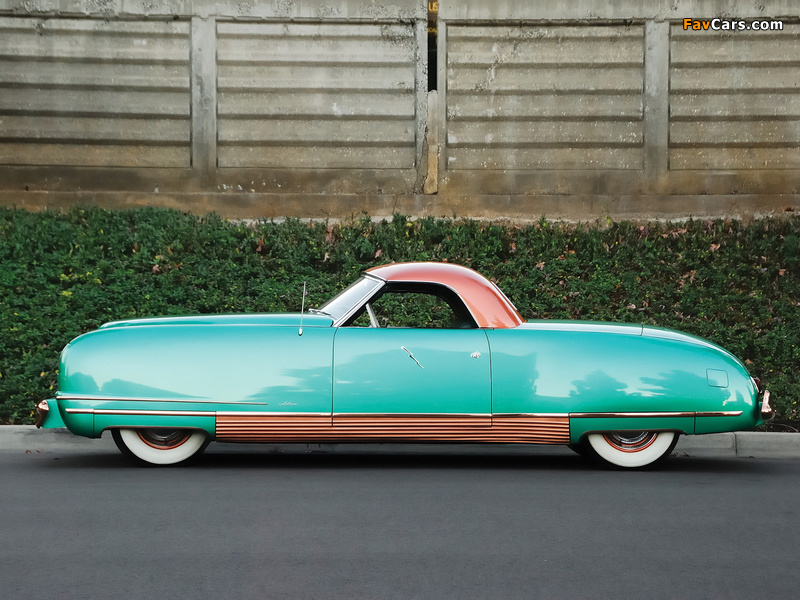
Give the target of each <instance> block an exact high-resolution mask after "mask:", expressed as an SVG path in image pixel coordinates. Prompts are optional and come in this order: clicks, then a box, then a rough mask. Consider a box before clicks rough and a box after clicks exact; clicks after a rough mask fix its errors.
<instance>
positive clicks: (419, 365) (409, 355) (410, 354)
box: [400, 346, 425, 369]
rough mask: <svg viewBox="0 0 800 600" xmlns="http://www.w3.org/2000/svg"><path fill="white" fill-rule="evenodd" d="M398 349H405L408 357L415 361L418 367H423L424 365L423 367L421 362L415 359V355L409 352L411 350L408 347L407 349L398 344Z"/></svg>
mask: <svg viewBox="0 0 800 600" xmlns="http://www.w3.org/2000/svg"><path fill="white" fill-rule="evenodd" d="M400 349H401V350H405V351H406V352H408V357H409V358H410V359H411V360H413V361H414V362H415V363H417V366H418V367H419V368H420V369H424V368H425V367H423V366H422V365H421V364H419V361H418V360H417V359H416V357H415V356H414V354H413V353H412V352H411V350H409V349H408V348H406V347H405V346H400Z"/></svg>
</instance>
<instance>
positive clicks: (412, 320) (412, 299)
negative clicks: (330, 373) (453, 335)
mask: <svg viewBox="0 0 800 600" xmlns="http://www.w3.org/2000/svg"><path fill="white" fill-rule="evenodd" d="M411 288H412V289H409V286H408V285H406V286H403V287H401V288H400V289H396V288H395V289H392V287H391V286H388V289H387V290H386V291H385V292H384V293H382V294H381V295H380V297H378V298H377V299H376V300H374V301H373V302H372V303H371V306H372V309H373V311H374V312H375V317H376V318H377V321H378V325H379V326H380V327H414V328H418V329H472V328H474V327H476V325H475V321H474V320H473V319H472V316H471V315H470V314H469V312H468V311H467V309H466V307H465V306H464V304H463V302H461V300H460V299H459V298H458V297H457V296H456V295H455V294H454V293H453V292H451V291H449V290H447V289H446V288H440V289H437V288H432V287H431V286H427V287H420V288H418V289H413V286H411ZM351 324H352V326H354V327H370V326H371V323H370V318H369V314H368V313H367V311H366V310H363V311H361V313H360V314H358V315H357V318H356V319H355V320H353V322H352V323H351Z"/></svg>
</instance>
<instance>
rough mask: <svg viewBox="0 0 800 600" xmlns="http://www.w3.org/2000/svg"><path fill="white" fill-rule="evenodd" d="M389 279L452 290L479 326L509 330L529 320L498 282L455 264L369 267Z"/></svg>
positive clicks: (395, 264)
mask: <svg viewBox="0 0 800 600" xmlns="http://www.w3.org/2000/svg"><path fill="white" fill-rule="evenodd" d="M367 273H369V274H370V275H371V276H373V277H378V278H379V279H383V280H384V281H387V282H404V283H433V284H438V285H443V286H446V287H448V288H450V289H452V290H453V291H454V292H455V293H456V294H458V296H459V297H460V298H461V300H462V301H463V302H464V304H466V306H467V308H468V309H469V311H470V313H472V316H473V318H474V319H475V322H476V323H477V324H478V327H489V328H494V329H508V328H511V327H517V326H518V325H521V324H522V323H524V322H525V320H524V319H523V318H522V315H520V314H519V312H518V311H517V309H516V308H515V307H514V305H513V304H511V301H510V300H509V299H508V298H506V296H505V294H503V292H502V291H500V288H498V287H497V286H496V285H495V284H494V283H492V282H491V281H489V280H488V279H486V277H484V276H483V275H481V274H480V273H477V272H476V271H473V270H472V269H469V268H467V267H462V266H461V265H454V264H451V263H432V262H411V263H393V264H390V265H383V266H380V267H372V268H371V269H367Z"/></svg>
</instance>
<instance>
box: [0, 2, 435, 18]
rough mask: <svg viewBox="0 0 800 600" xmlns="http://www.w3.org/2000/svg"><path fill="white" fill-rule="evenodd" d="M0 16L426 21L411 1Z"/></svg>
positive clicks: (4, 8)
mask: <svg viewBox="0 0 800 600" xmlns="http://www.w3.org/2000/svg"><path fill="white" fill-rule="evenodd" d="M0 13H9V14H23V15H27V14H42V15H59V16H64V15H69V16H72V15H79V16H101V17H108V16H114V17H119V16H122V17H128V16H146V17H173V16H179V17H193V16H197V17H203V18H207V17H228V18H234V19H253V18H258V19H284V20H285V19H310V20H335V19H339V20H351V19H361V20H371V21H396V20H407V21H411V20H418V19H426V18H427V7H426V6H425V4H424V3H421V2H418V1H417V0H272V1H266V2H241V1H239V0H228V1H225V0H150V1H148V2H142V1H141V0H0Z"/></svg>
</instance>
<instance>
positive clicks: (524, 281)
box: [0, 208, 800, 423]
mask: <svg viewBox="0 0 800 600" xmlns="http://www.w3.org/2000/svg"><path fill="white" fill-rule="evenodd" d="M411 260H433V261H448V262H453V263H459V264H463V265H467V266H470V267H472V268H474V269H476V270H477V271H479V272H481V273H483V274H485V275H487V276H488V277H490V278H491V279H493V280H494V281H496V282H497V283H498V284H499V285H500V287H501V288H502V289H503V290H504V291H505V292H506V294H507V295H508V296H509V297H510V298H511V300H512V301H513V302H514V303H515V304H516V306H517V307H518V308H519V310H520V311H521V312H522V314H523V316H525V317H526V318H554V319H564V318H569V319H593V320H609V321H628V322H637V323H646V324H653V325H658V326H663V327H671V328H675V329H679V330H682V331H686V332H689V333H693V334H696V335H700V336H702V337H705V338H707V339H709V340H711V341H713V342H715V343H717V344H720V345H722V346H724V347H725V348H727V349H728V350H730V351H731V352H733V353H734V354H736V355H737V356H738V357H740V358H741V359H742V360H744V361H745V363H746V364H747V365H748V368H749V369H750V372H751V373H752V374H754V375H757V376H760V377H761V379H762V384H766V385H767V386H768V387H769V389H770V390H771V391H772V392H773V395H774V397H775V399H776V400H777V409H778V416H779V418H780V419H782V420H784V421H789V422H797V421H800V402H798V400H799V399H800V396H799V395H798V390H800V386H798V383H800V218H797V217H794V216H790V217H788V218H784V219H779V220H759V221H754V222H753V223H751V224H744V223H742V222H737V221H730V220H714V221H698V220H693V221H688V222H685V223H680V224H661V223H649V224H647V225H635V224H631V223H603V224H592V225H567V224H554V223H549V222H547V221H545V220H542V221H540V222H539V223H537V224H535V225H527V226H515V225H501V224H489V223H485V222H479V221H468V220H449V219H444V220H442V219H433V218H426V219H421V220H416V221H411V220H409V219H408V218H406V217H403V216H399V215H397V216H395V217H394V218H392V220H391V221H382V222H380V223H373V222H371V221H370V219H369V218H366V217H365V218H363V219H361V220H357V221H353V222H350V223H346V224H342V225H332V224H328V223H324V222H316V223H314V222H312V223H308V224H306V223H302V222H300V221H298V220H292V219H290V220H286V221H285V222H281V223H274V222H258V223H255V224H245V223H239V224H236V223H231V222H228V221H224V220H222V219H220V218H219V217H217V216H214V215H209V216H205V217H197V216H193V215H188V214H182V213H180V212H176V211H171V210H165V209H140V210H131V211H121V212H120V211H108V210H101V209H96V208H92V209H74V210H71V211H69V212H67V213H54V212H41V213H29V212H26V211H23V210H14V209H0V423H31V422H32V411H33V407H34V405H35V403H36V402H37V401H38V400H40V399H42V398H47V397H49V396H52V394H53V393H54V391H55V390H56V386H57V369H58V356H59V352H60V351H61V349H62V348H63V347H64V345H65V344H66V343H67V342H69V341H70V340H71V339H72V338H74V337H76V336H77V335H79V334H81V333H84V332H86V331H90V330H92V329H95V328H96V327H97V326H99V325H100V324H101V323H103V322H106V321H111V320H115V319H125V318H130V317H144V316H152V315H170V314H182V313H217V312H242V311H256V312H270V311H287V310H288V311H297V310H299V309H300V299H301V288H302V282H303V281H305V282H307V285H308V292H309V296H308V306H311V307H313V306H316V305H319V304H321V303H322V302H323V301H324V300H325V299H327V298H328V297H330V296H331V295H332V294H333V293H334V292H335V291H336V290H338V289H341V288H342V287H344V286H345V285H347V284H348V283H350V282H351V281H352V280H353V279H354V277H355V276H356V275H357V274H358V273H359V272H360V271H362V270H363V269H364V268H366V267H369V266H372V265H377V264H383V263H387V262H391V261H398V262H399V261H411Z"/></svg>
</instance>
